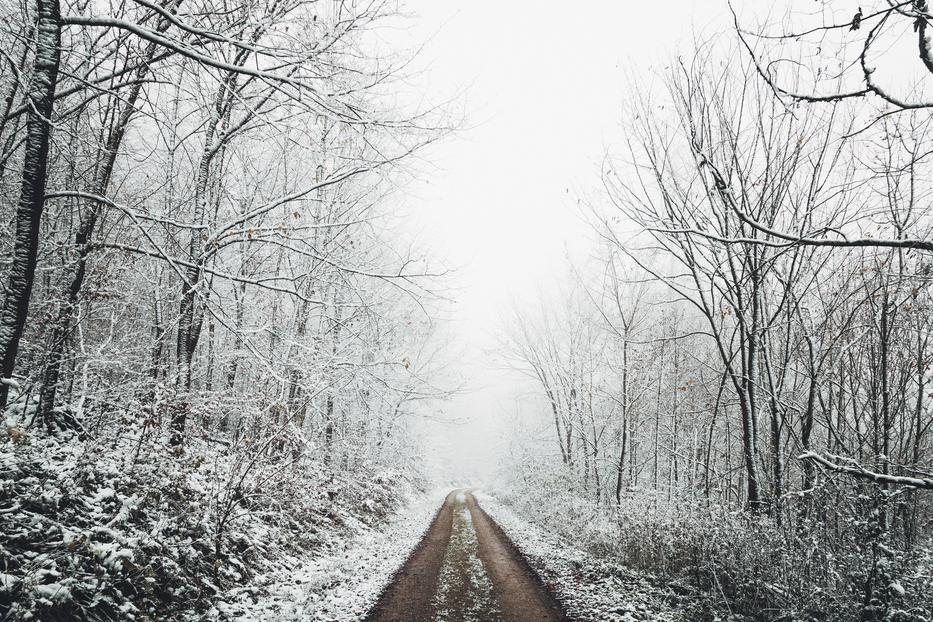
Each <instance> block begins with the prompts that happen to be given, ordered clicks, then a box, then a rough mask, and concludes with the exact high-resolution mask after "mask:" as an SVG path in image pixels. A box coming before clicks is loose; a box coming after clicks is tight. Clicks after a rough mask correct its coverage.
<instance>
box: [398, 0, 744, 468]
mask: <svg viewBox="0 0 933 622" xmlns="http://www.w3.org/2000/svg"><path fill="white" fill-rule="evenodd" d="M409 7H410V9H411V11H412V13H413V14H414V15H415V17H414V19H413V20H411V22H410V24H411V26H412V29H413V30H412V31H411V32H408V33H407V36H410V37H412V40H427V41H428V43H427V45H426V47H425V48H424V50H423V51H422V52H421V54H420V58H419V64H420V66H421V67H423V69H422V70H421V71H420V72H418V74H417V75H416V76H415V78H414V80H415V81H416V82H417V87H418V89H419V90H422V91H423V92H425V93H426V94H427V95H426V97H427V98H428V99H429V100H430V99H435V100H446V99H450V98H459V100H458V101H462V102H464V106H465V117H466V120H465V123H464V125H465V127H464V129H463V130H461V131H460V132H459V133H458V135H457V136H455V137H454V138H453V139H451V140H447V141H444V142H443V144H441V145H440V146H437V147H433V148H432V149H431V150H430V151H429V155H428V156H427V158H426V160H429V163H426V166H429V167H430V170H431V171H432V174H431V175H430V177H428V176H424V180H423V181H419V182H415V183H414V184H413V185H412V186H410V187H407V188H405V192H404V196H405V200H406V202H407V204H408V205H407V206H408V207H410V208H412V209H413V211H414V212H415V213H416V216H417V220H418V223H419V227H420V232H421V238H422V242H423V243H427V245H428V246H430V247H431V248H433V250H434V252H435V253H436V254H437V255H438V256H440V257H442V258H444V259H445V260H446V262H447V263H448V264H449V265H451V266H453V267H454V268H455V269H456V273H455V274H454V275H453V279H452V280H453V283H454V288H455V291H454V292H452V297H453V298H454V299H455V302H454V304H453V305H452V308H451V309H450V311H449V326H447V327H446V330H448V331H449V335H450V339H451V340H452V347H451V349H450V351H451V352H456V353H457V354H456V356H455V360H454V361H453V362H452V363H451V368H450V373H451V374H452V375H453V376H454V377H456V378H458V379H461V380H462V381H463V382H464V383H465V384H464V390H462V391H461V392H460V393H458V394H457V395H456V396H455V397H454V398H453V399H452V400H450V401H449V402H448V403H446V404H445V405H443V406H442V410H443V418H445V419H447V420H448V421H449V423H446V424H444V423H438V422H437V421H436V420H434V419H432V420H431V421H429V422H428V424H427V427H426V430H425V434H426V436H427V439H428V440H427V443H426V446H427V447H428V460H429V462H430V463H431V464H432V466H433V471H434V472H435V473H437V474H438V475H439V477H441V478H447V479H459V480H464V481H473V482H486V481H490V480H491V479H494V476H495V473H496V467H497V465H498V463H499V461H500V459H501V458H502V457H503V456H504V455H506V453H507V452H508V451H509V437H510V434H509V431H510V430H512V429H514V426H516V425H523V426H528V425H531V426H532V428H533V427H534V422H535V420H536V415H537V414H540V413H541V412H542V408H543V407H544V404H543V403H542V402H541V401H539V398H538V397H537V394H536V393H534V392H533V385H531V384H530V381H529V380H528V379H527V378H526V377H524V376H523V375H521V374H520V373H517V372H516V371H514V370H511V369H508V367H507V365H506V362H505V361H503V360H502V357H501V352H500V336H501V332H502V330H503V320H504V318H507V317H509V316H510V315H511V314H512V313H513V312H514V309H516V307H518V308H521V306H522V304H523V303H527V301H528V300H529V299H530V298H532V297H537V296H538V295H539V294H542V293H543V295H544V296H548V295H553V293H554V292H555V291H557V290H558V289H559V288H560V287H561V283H562V282H564V281H565V280H566V279H567V278H570V276H571V272H570V270H569V269H568V267H567V265H568V262H567V258H569V259H570V260H571V261H572V262H575V263H576V262H580V261H585V259H586V258H587V256H588V254H589V251H590V249H591V248H592V245H593V244H594V243H595V241H594V240H593V236H592V235H591V233H590V230H589V227H588V225H587V223H586V222H585V217H584V214H583V210H582V209H581V208H580V206H579V201H580V200H581V198H582V197H586V196H587V195H588V194H590V193H592V192H593V191H594V190H595V189H597V188H598V186H599V183H600V178H599V172H600V166H601V163H602V160H603V157H604V154H605V153H606V150H607V149H609V148H611V147H612V145H613V144H617V143H618V141H619V140H620V139H621V136H620V131H619V129H618V127H619V122H620V120H621V114H622V107H623V105H624V102H625V97H626V86H627V85H630V84H632V83H633V81H636V80H637V81H649V82H650V80H651V77H652V74H653V72H654V70H655V68H657V67H658V66H659V63H660V64H661V66H663V63H665V62H668V61H669V60H670V59H671V58H673V57H674V56H675V55H676V53H677V51H678V50H679V49H680V48H681V47H683V48H684V49H689V47H690V46H692V42H693V41H694V39H703V38H704V37H706V36H707V35H708V34H709V33H715V32H718V31H722V30H723V29H726V28H728V27H729V24H730V21H729V20H730V19H731V15H729V14H728V12H727V7H726V6H725V5H724V3H722V2H714V1H708V0H704V1H701V2H694V3H683V4H681V5H680V7H681V10H679V11H676V12H672V11H670V10H664V11H662V10H660V9H658V8H657V7H656V6H655V5H652V4H651V3H620V2H598V1H593V0H589V1H586V2H577V3H560V4H558V3H553V4H552V3H537V2H509V3H500V2H493V1H490V0H484V1H478V2H452V1H440V2H438V1H434V0H431V1H428V0H420V1H417V2H412V3H410V4H409ZM464 84H466V85H467V86H466V87H464ZM518 413H521V417H520V418H517V417H516V416H515V415H517V414H518ZM434 414H437V413H434ZM527 431H528V430H527V428H526V432H527ZM529 442H531V441H529Z"/></svg>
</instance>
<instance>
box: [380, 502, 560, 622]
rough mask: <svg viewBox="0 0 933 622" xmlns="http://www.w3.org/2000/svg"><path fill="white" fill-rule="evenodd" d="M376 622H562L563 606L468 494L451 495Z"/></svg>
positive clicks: (384, 600)
mask: <svg viewBox="0 0 933 622" xmlns="http://www.w3.org/2000/svg"><path fill="white" fill-rule="evenodd" d="M366 620H367V621H368V622H430V621H442V620H443V621H448V622H557V621H565V620H567V617H566V616H565V615H564V613H563V611H562V609H561V607H560V605H559V604H558V603H557V601H555V600H554V598H553V597H552V596H551V595H550V594H549V593H548V591H547V590H546V589H545V588H544V586H542V585H541V583H540V581H539V580H538V578H537V576H536V575H535V574H534V572H533V571H532V570H531V569H530V568H529V567H528V564H527V563H526V562H525V560H524V559H523V558H522V556H521V554H520V553H519V552H518V551H517V550H516V549H515V547H514V546H513V545H512V544H511V542H510V541H509V540H508V538H507V537H506V536H505V534H504V533H503V532H502V530H501V529H500V528H499V526H498V525H496V523H495V522H493V520H492V519H491V518H489V516H487V515H486V513H485V512H484V511H483V510H482V508H480V507H479V504H477V502H476V498H475V497H474V496H473V495H472V494H471V493H470V491H468V490H455V491H454V492H452V493H450V494H449V495H448V496H447V499H446V500H445V501H444V505H443V506H442V507H441V509H440V510H439V511H438V513H437V516H436V517H435V519H434V522H433V523H432V524H431V527H430V528H429V529H428V531H427V533H426V534H425V537H424V539H423V540H422V541H421V543H420V544H419V545H418V546H417V548H415V550H414V551H413V552H412V554H411V556H410V557H409V559H408V561H407V562H406V563H405V565H404V566H403V567H402V568H401V569H400V570H399V572H398V573H397V575H396V577H395V580H394V581H393V582H392V583H391V584H390V585H389V586H388V587H386V589H385V590H384V591H383V593H382V595H381V596H380V597H379V600H378V602H377V603H376V605H375V607H373V610H372V611H371V612H370V613H369V615H368V616H367V618H366Z"/></svg>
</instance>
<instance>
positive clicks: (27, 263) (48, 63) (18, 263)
mask: <svg viewBox="0 0 933 622" xmlns="http://www.w3.org/2000/svg"><path fill="white" fill-rule="evenodd" d="M36 15H37V22H36V56H35V61H34V69H33V75H32V82H31V83H30V86H29V93H28V98H29V102H30V111H29V113H28V114H29V117H28V119H27V121H26V144H25V151H24V159H23V175H22V186H21V190H20V197H19V203H18V205H17V207H16V233H15V238H14V240H13V262H12V266H11V267H10V272H9V274H8V275H7V296H6V299H5V300H4V302H3V307H2V308H0V352H2V357H3V358H2V366H3V368H2V369H0V372H2V376H3V378H4V379H10V378H12V376H13V369H14V367H15V366H16V355H17V353H18V351H19V341H20V339H21V338H22V336H23V329H24V327H25V326H26V316H27V314H28V312H29V298H30V296H31V294H32V285H33V281H34V279H35V275H36V261H37V258H38V252H39V225H40V222H41V220H42V210H43V207H44V204H45V182H46V178H47V174H48V163H49V135H50V133H51V125H50V123H49V122H50V120H51V118H52V108H53V103H54V96H55V86H56V83H57V82H58V66H59V62H60V58H61V52H60V50H61V13H60V8H59V3H58V0H38V1H37V3H36ZM9 390H10V385H9V383H8V382H4V383H2V384H0V409H2V408H4V407H5V406H6V403H7V399H8V397H9Z"/></svg>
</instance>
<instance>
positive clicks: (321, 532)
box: [0, 426, 408, 620]
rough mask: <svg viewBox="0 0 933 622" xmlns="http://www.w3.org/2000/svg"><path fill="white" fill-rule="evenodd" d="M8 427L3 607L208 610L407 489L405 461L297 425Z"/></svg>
mask: <svg viewBox="0 0 933 622" xmlns="http://www.w3.org/2000/svg"><path fill="white" fill-rule="evenodd" d="M13 427H14V428H15V429H16V430H17V431H16V432H15V433H14V434H10V433H8V432H7V433H5V434H0V619H4V620H7V619H9V620H117V619H119V620H181V619H198V618H199V617H200V616H201V615H203V614H204V612H206V611H207V610H208V609H209V608H210V607H211V605H212V604H213V602H214V601H215V600H216V599H217V598H218V597H219V596H220V595H221V594H222V593H223V592H224V590H225V589H227V588H229V587H231V586H234V585H237V586H244V585H248V583H249V580H250V579H251V578H252V577H253V576H254V575H255V574H256V573H257V572H260V571H269V570H274V569H275V568H277V567H279V566H280V565H281V564H283V563H285V560H294V559H296V558H298V557H301V556H304V557H307V555H308V554H310V553H313V551H315V550H317V549H318V548H319V547H321V546H322V545H324V544H326V543H327V542H328V541H329V540H333V539H334V538H335V537H337V536H338V534H341V533H346V532H348V531H352V530H354V529H356V528H357V526H359V525H360V524H363V523H374V522H376V521H379V520H380V519H381V518H382V517H384V516H386V515H387V514H388V513H389V512H391V510H392V509H393V508H394V507H395V505H396V504H397V503H398V499H399V495H398V490H399V489H403V490H404V489H405V488H406V487H407V486H408V484H407V483H405V482H401V478H400V476H399V474H398V473H396V472H393V471H390V470H379V469H377V467H376V466H375V465H367V464H365V463H361V464H360V465H358V467H357V468H356V469H355V470H344V469H342V468H341V469H336V468H331V467H330V466H329V465H328V464H327V462H326V461H324V460H322V459H316V458H315V457H313V456H310V455H308V453H306V452H303V451H299V447H297V446H293V445H291V444H290V442H289V440H288V439H287V438H284V437H283V438H278V437H276V438H272V437H269V438H265V439H258V438H254V439H249V440H243V439H242V438H241V439H240V440H239V441H237V442H233V443H230V442H227V443H222V442H217V441H210V440H198V439H194V438H192V439H189V443H188V447H187V449H186V451H185V452H184V453H183V454H177V453H173V452H170V451H168V450H167V448H165V447H164V446H163V447H162V449H161V450H160V449H159V447H158V446H159V442H158V441H156V442H153V441H152V440H150V441H147V443H146V444H145V447H147V448H149V450H148V451H141V452H140V451H138V445H139V444H138V437H134V434H137V435H138V434H139V433H140V432H139V431H138V430H137V431H136V432H135V433H127V434H117V433H114V434H112V435H96V436H93V437H92V438H91V439H88V440H84V441H82V440H80V439H79V438H77V436H68V437H54V436H53V437H50V436H47V435H45V434H43V433H42V432H39V433H37V434H35V435H34V434H30V433H29V431H28V430H27V431H24V430H23V429H22V428H21V427H19V426H13Z"/></svg>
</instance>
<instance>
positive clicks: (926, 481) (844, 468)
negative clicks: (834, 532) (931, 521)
mask: <svg viewBox="0 0 933 622" xmlns="http://www.w3.org/2000/svg"><path fill="white" fill-rule="evenodd" d="M797 458H798V460H811V461H813V462H816V463H817V464H820V465H821V466H823V467H824V468H826V469H828V470H830V471H835V472H836V473H845V474H846V475H851V476H852V477H857V478H859V479H867V480H870V481H873V482H875V483H877V484H894V485H896V486H910V487H911V488H920V489H925V490H933V479H930V478H926V477H907V476H904V475H887V474H885V473H875V472H874V471H869V470H868V469H866V468H865V467H863V466H861V465H860V464H856V463H854V462H853V463H852V465H851V466H848V465H844V464H838V463H836V462H832V461H830V460H828V459H827V458H824V457H823V456H821V455H819V454H817V453H814V452H812V451H808V452H807V453H804V454H801V455H799V456H797Z"/></svg>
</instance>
